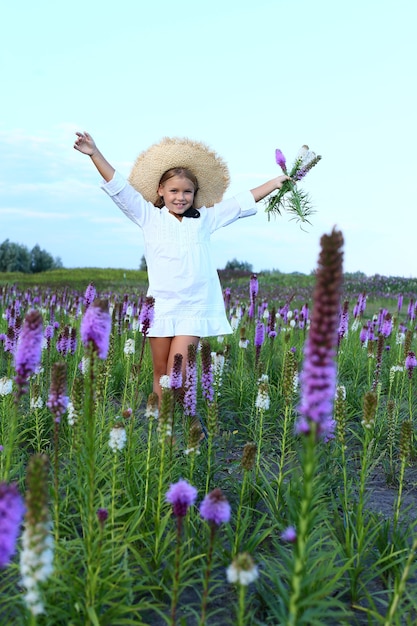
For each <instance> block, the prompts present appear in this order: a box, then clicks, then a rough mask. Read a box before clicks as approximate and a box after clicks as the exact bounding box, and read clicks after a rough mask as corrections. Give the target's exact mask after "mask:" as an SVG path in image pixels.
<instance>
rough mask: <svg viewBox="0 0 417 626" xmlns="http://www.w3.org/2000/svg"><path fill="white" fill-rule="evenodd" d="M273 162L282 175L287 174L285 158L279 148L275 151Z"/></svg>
mask: <svg viewBox="0 0 417 626" xmlns="http://www.w3.org/2000/svg"><path fill="white" fill-rule="evenodd" d="M275 161H276V163H277V165H279V166H280V168H281V169H282V171H283V172H284V174H286V173H287V161H286V159H285V156H284V155H283V153H282V152H281V150H279V148H277V149H276V150H275Z"/></svg>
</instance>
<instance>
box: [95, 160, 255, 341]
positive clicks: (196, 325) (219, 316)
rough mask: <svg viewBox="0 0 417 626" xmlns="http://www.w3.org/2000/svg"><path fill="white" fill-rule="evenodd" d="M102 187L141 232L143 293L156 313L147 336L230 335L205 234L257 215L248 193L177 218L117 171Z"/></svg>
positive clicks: (220, 290) (252, 198)
mask: <svg viewBox="0 0 417 626" xmlns="http://www.w3.org/2000/svg"><path fill="white" fill-rule="evenodd" d="M102 189H104V191H105V192H106V193H107V194H108V195H109V196H110V197H111V198H112V200H113V201H114V202H115V203H116V204H117V206H118V207H119V208H120V209H121V210H122V211H123V213H124V214H125V215H126V216H127V217H128V218H129V219H131V220H132V221H133V222H135V224H137V225H138V226H139V227H140V228H141V229H142V232H143V236H144V241H145V259H146V264H147V268H148V280H149V288H148V293H147V295H149V296H153V297H154V298H155V317H154V322H153V324H152V326H151V328H150V330H149V333H148V336H149V337H174V336H177V335H188V336H196V337H210V336H216V335H224V334H229V333H231V332H232V329H231V327H230V324H229V322H228V320H227V317H226V312H225V307H224V300H223V294H222V289H221V285H220V281H219V277H218V274H217V270H216V268H215V266H214V264H213V261H212V258H211V250H210V236H211V233H213V232H214V231H216V230H217V229H218V228H222V227H223V226H227V225H228V224H231V223H232V222H234V221H236V220H237V219H239V218H241V217H247V216H249V215H254V214H255V213H256V211H257V209H256V203H255V200H254V197H253V195H252V194H251V192H250V191H245V192H242V193H239V194H237V195H236V196H234V197H232V198H229V199H228V200H224V201H222V202H219V203H218V204H215V205H214V206H213V207H209V208H207V207H202V208H200V209H199V211H200V218H194V219H193V218H186V217H185V218H183V219H182V220H181V221H180V220H178V219H177V218H176V217H174V216H173V215H171V213H170V212H169V211H168V209H167V208H166V207H163V208H162V209H159V208H157V207H155V206H154V205H153V204H152V203H151V202H147V201H146V200H145V199H144V198H143V197H142V195H141V194H140V193H139V192H137V191H136V190H135V189H134V188H133V187H132V186H131V185H129V183H128V182H127V181H126V180H125V179H124V178H123V177H122V176H121V175H120V174H119V173H118V172H116V173H115V175H114V177H113V179H112V180H111V181H110V182H108V183H105V184H103V185H102Z"/></svg>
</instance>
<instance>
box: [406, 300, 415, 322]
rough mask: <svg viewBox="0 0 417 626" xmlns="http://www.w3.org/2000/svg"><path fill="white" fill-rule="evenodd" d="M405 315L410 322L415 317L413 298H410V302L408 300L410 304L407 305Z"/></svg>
mask: <svg viewBox="0 0 417 626" xmlns="http://www.w3.org/2000/svg"><path fill="white" fill-rule="evenodd" d="M407 314H408V319H409V320H411V321H412V320H413V319H414V318H415V316H416V311H415V307H414V300H413V298H411V300H410V302H409V304H408V309H407Z"/></svg>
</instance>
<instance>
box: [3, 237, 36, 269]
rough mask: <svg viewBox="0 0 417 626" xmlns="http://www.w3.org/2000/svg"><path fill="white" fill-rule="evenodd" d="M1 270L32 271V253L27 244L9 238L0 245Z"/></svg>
mask: <svg viewBox="0 0 417 626" xmlns="http://www.w3.org/2000/svg"><path fill="white" fill-rule="evenodd" d="M0 272H25V273H29V272H30V254H29V250H28V249H27V248H26V247H25V246H21V245H19V244H17V243H12V242H10V241H9V240H8V239H6V240H5V241H3V243H2V244H1V245H0Z"/></svg>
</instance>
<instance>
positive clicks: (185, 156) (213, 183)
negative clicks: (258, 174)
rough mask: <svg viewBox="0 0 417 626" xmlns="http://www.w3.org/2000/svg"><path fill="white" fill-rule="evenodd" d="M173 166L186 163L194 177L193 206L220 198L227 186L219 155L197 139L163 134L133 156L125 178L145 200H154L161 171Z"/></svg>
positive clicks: (217, 200)
mask: <svg viewBox="0 0 417 626" xmlns="http://www.w3.org/2000/svg"><path fill="white" fill-rule="evenodd" d="M173 167H186V168H187V169H189V170H191V171H192V172H193V174H194V175H195V176H196V177H197V180H198V191H197V193H196V196H195V198H194V206H195V208H196V209H198V208H200V207H202V206H208V207H210V206H213V204H215V203H216V202H220V200H221V199H222V197H223V194H224V192H225V191H226V189H227V187H228V186H229V182H230V176H229V169H228V167H227V165H226V163H225V162H224V161H223V159H222V158H221V157H219V156H218V155H217V154H216V153H215V152H213V151H212V150H210V148H209V147H208V146H207V145H205V144H204V143H201V142H199V141H191V140H190V139H187V138H181V137H164V138H163V139H162V140H161V141H160V142H159V143H156V144H154V145H153V146H151V147H150V148H148V149H147V150H145V151H144V152H142V153H141V154H140V155H139V156H138V157H137V159H136V161H135V163H134V165H133V168H132V171H131V172H130V176H129V182H130V184H131V185H132V186H133V187H134V188H135V189H136V190H137V191H139V192H140V193H141V194H142V196H143V197H144V198H145V200H148V201H149V202H155V199H156V196H157V191H158V186H159V181H160V180H161V177H162V175H163V174H164V173H165V172H166V171H167V170H170V169H171V168H173Z"/></svg>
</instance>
